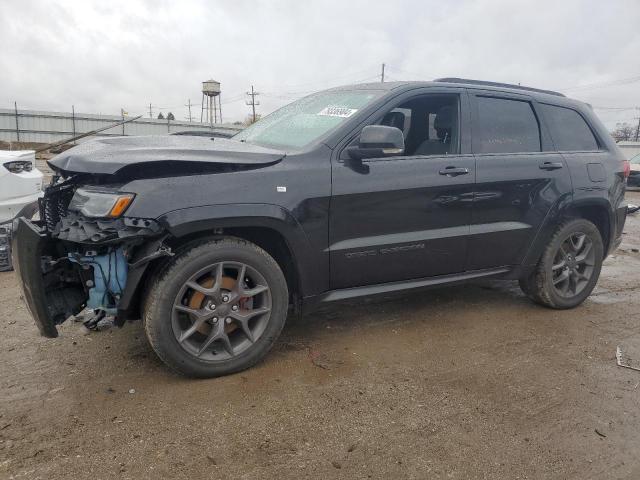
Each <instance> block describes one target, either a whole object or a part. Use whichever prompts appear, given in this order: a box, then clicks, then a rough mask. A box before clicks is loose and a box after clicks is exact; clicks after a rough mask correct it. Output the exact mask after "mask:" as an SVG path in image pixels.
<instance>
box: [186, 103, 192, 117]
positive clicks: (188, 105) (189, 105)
mask: <svg viewBox="0 0 640 480" xmlns="http://www.w3.org/2000/svg"><path fill="white" fill-rule="evenodd" d="M185 107H189V121H190V122H191V121H192V120H191V99H189V100H187V104H186V105H185Z"/></svg>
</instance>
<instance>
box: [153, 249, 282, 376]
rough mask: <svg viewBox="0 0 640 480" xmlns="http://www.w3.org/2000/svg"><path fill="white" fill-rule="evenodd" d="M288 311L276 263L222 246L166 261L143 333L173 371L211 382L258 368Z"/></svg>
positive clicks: (187, 252)
mask: <svg viewBox="0 0 640 480" xmlns="http://www.w3.org/2000/svg"><path fill="white" fill-rule="evenodd" d="M287 306H288V291H287V284H286V281H285V278H284V275H283V274H282V271H281V270H280V267H279V266H278V264H277V263H276V261H275V260H274V259H273V258H272V257H271V256H269V254H267V253H266V252H265V251H264V250H262V249H261V248H259V247H257V246H256V245H254V244H252V243H249V242H246V241H244V240H240V239H236V238H225V239H221V240H215V241H209V242H205V243H200V244H197V245H194V246H193V247H190V248H187V249H186V250H184V251H183V252H181V253H180V254H179V255H177V256H176V257H175V258H174V259H172V262H171V263H170V264H169V265H168V267H167V268H165V269H164V270H163V271H162V272H161V274H160V275H159V278H158V279H157V280H156V281H155V282H154V284H153V285H152V286H151V288H150V291H149V294H148V296H147V300H146V305H145V312H144V320H145V330H146V333H147V337H148V339H149V342H150V343H151V346H152V347H153V349H154V350H155V351H156V353H157V354H158V356H159V357H160V358H161V359H162V360H163V361H164V362H165V363H166V364H167V365H169V366H170V367H171V368H173V369H174V370H176V371H178V372H179V373H181V374H183V375H187V376H193V377H216V376H220V375H226V374H229V373H234V372H238V371H240V370H244V369H245V368H248V367H250V366H252V365H253V364H255V363H256V362H258V361H259V360H261V359H262V358H263V357H264V356H265V355H266V354H267V352H268V351H269V349H270V348H271V346H272V345H273V343H274V342H275V340H276V339H277V338H278V336H279V334H280V332H281V330H282V327H283V326H284V323H285V320H286V315H287Z"/></svg>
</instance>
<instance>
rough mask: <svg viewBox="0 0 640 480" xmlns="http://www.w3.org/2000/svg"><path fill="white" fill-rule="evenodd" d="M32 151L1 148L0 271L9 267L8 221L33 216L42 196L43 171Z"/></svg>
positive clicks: (10, 222)
mask: <svg viewBox="0 0 640 480" xmlns="http://www.w3.org/2000/svg"><path fill="white" fill-rule="evenodd" d="M35 161H36V155H35V152H34V151H33V150H15V151H5V150H0V271H4V270H10V269H11V268H12V266H11V224H12V222H13V219H14V218H16V217H27V218H31V217H33V215H34V213H35V212H36V210H37V209H38V198H39V197H41V196H42V172H41V171H40V170H38V169H37V168H36V167H35Z"/></svg>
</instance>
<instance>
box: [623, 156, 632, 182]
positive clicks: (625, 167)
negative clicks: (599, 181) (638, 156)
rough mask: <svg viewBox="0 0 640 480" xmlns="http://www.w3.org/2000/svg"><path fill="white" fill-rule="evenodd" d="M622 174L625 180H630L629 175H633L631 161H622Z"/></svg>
mask: <svg viewBox="0 0 640 480" xmlns="http://www.w3.org/2000/svg"><path fill="white" fill-rule="evenodd" d="M622 173H623V174H624V178H629V175H631V162H629V160H623V161H622Z"/></svg>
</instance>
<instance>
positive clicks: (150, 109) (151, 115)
mask: <svg viewBox="0 0 640 480" xmlns="http://www.w3.org/2000/svg"><path fill="white" fill-rule="evenodd" d="M149 118H153V109H152V108H151V104H149Z"/></svg>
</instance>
